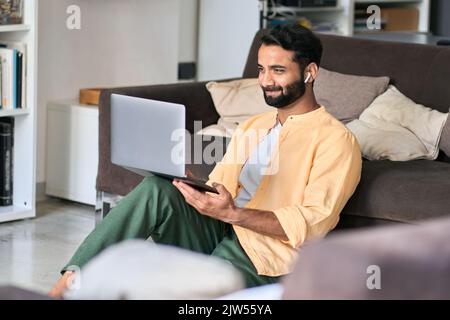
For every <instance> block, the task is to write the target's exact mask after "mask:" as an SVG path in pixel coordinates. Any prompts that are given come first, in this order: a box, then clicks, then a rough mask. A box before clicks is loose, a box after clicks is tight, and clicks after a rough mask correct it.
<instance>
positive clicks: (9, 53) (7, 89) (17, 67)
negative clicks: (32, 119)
mask: <svg viewBox="0 0 450 320" xmlns="http://www.w3.org/2000/svg"><path fill="white" fill-rule="evenodd" d="M0 62H1V68H0V69H1V71H0V72H1V88H0V108H1V109H2V110H12V109H18V108H24V107H25V105H26V46H25V44H23V43H20V42H8V41H1V42H0Z"/></svg>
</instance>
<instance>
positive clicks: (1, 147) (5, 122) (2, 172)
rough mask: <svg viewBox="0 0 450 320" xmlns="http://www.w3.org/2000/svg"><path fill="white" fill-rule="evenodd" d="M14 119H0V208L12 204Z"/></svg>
mask: <svg viewBox="0 0 450 320" xmlns="http://www.w3.org/2000/svg"><path fill="white" fill-rule="evenodd" d="M13 147H14V118H12V117H2V118H0V206H10V205H12V204H13V154H14V148H13Z"/></svg>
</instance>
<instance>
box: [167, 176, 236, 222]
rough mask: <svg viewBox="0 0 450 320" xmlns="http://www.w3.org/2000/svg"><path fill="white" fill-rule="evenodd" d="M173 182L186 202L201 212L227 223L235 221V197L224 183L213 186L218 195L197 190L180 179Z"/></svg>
mask: <svg viewBox="0 0 450 320" xmlns="http://www.w3.org/2000/svg"><path fill="white" fill-rule="evenodd" d="M172 184H173V185H174V186H175V187H176V188H177V189H178V190H179V191H180V192H181V194H182V195H183V196H184V199H185V200H186V202H187V203H188V204H190V205H191V206H193V207H194V208H195V209H196V210H197V211H198V212H200V213H201V214H203V215H206V216H210V217H212V218H215V219H217V220H221V221H223V222H226V223H232V222H233V221H234V216H235V209H236V206H235V205H234V201H233V197H232V196H231V194H230V193H229V192H228V190H227V189H226V188H225V187H224V186H223V185H222V184H220V183H213V187H214V188H216V189H217V191H218V192H219V194H217V195H210V194H207V193H204V192H200V191H197V190H196V189H194V188H192V187H191V186H189V185H187V184H186V183H183V182H181V181H179V180H173V182H172Z"/></svg>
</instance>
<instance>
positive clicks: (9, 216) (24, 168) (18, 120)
mask: <svg viewBox="0 0 450 320" xmlns="http://www.w3.org/2000/svg"><path fill="white" fill-rule="evenodd" d="M37 24H38V22H37V1H35V0H24V20H23V24H17V25H1V26H0V42H1V41H14V42H21V43H24V44H25V45H26V59H25V68H26V77H25V81H26V91H25V94H26V97H25V101H26V105H25V106H24V108H23V109H13V110H0V117H14V118H15V121H14V153H13V205H12V206H5V207H0V222H5V221H11V220H17V219H23V218H30V217H34V216H35V215H36V205H35V202H36V201H35V199H36V195H35V194H36V190H35V189H36V187H35V186H36V87H37V86H36V73H37V65H36V61H37V43H36V41H37Z"/></svg>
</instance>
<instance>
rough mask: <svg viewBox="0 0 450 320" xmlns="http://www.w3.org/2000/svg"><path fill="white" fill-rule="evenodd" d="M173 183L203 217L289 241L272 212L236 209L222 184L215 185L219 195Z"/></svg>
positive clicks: (177, 182)
mask: <svg viewBox="0 0 450 320" xmlns="http://www.w3.org/2000/svg"><path fill="white" fill-rule="evenodd" d="M172 183H173V185H174V186H175V187H176V188H177V189H178V190H180V192H181V193H182V194H183V196H184V199H185V200H186V202H187V203H189V204H190V205H191V206H193V207H194V208H195V209H197V211H198V212H200V213H201V214H203V215H206V216H210V217H211V218H214V219H217V220H221V221H223V222H225V223H230V224H234V225H238V226H241V227H244V228H248V229H251V230H253V231H256V232H259V233H261V234H264V235H267V236H270V237H274V238H277V239H280V240H283V241H288V240H289V239H288V237H287V236H286V233H285V232H284V230H283V228H282V227H281V225H280V222H279V221H278V219H277V217H276V216H275V214H274V213H273V212H272V211H265V210H257V209H246V208H238V207H236V206H235V205H234V200H233V198H232V197H231V194H230V193H229V192H228V190H227V189H226V188H225V187H224V186H223V185H221V184H220V183H213V186H214V187H215V188H216V189H217V191H218V192H219V194H218V195H209V194H206V193H203V192H200V191H197V190H195V189H194V188H192V187H191V186H188V185H187V184H185V183H183V182H181V181H177V180H174V181H173V182H172Z"/></svg>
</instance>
